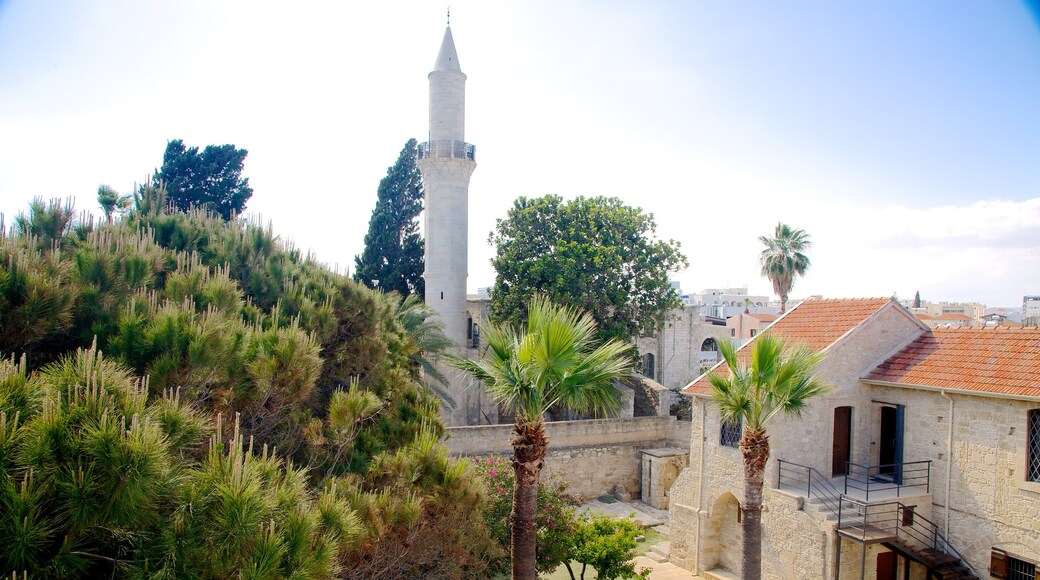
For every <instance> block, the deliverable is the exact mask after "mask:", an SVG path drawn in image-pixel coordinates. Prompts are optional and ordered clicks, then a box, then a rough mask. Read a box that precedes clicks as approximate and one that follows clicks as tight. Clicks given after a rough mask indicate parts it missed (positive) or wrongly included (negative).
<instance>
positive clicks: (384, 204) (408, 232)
mask: <svg viewBox="0 0 1040 580" xmlns="http://www.w3.org/2000/svg"><path fill="white" fill-rule="evenodd" d="M417 159H418V148H417V145H416V142H415V139H409V140H408V142H407V143H405V145H404V149H402V150H401V154H400V155H398V156H397V162H396V163H394V164H393V165H392V166H390V167H389V168H388V169H387V170H386V177H384V178H383V179H382V180H381V181H380V182H379V189H378V191H377V192H376V195H377V199H376V208H375V209H374V210H372V218H371V219H370V220H369V222H368V233H367V234H365V250H364V252H362V254H361V255H360V256H355V257H354V280H355V281H357V282H361V283H362V284H365V285H366V286H368V287H370V288H380V289H383V290H386V291H388V292H389V291H395V292H398V293H399V294H401V296H408V295H409V294H413V293H414V294H418V295H420V296H422V295H423V292H424V290H425V288H426V285H425V283H424V281H423V252H424V250H425V244H424V243H423V239H422V237H421V236H420V235H419V214H420V213H421V212H422V210H423V184H422V174H421V173H420V172H419V166H418V165H417V164H416V160H417Z"/></svg>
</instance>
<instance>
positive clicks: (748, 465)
mask: <svg viewBox="0 0 1040 580" xmlns="http://www.w3.org/2000/svg"><path fill="white" fill-rule="evenodd" d="M752 344H753V346H752V350H751V363H750V364H747V363H746V362H743V361H738V360H737V353H736V350H735V349H734V348H733V346H732V345H731V344H730V343H729V341H721V342H720V343H719V350H721V351H722V357H723V358H724V359H725V361H726V365H727V366H728V367H729V374H728V375H727V376H722V375H720V374H718V373H716V372H715V371H711V372H710V373H708V381H709V382H710V383H711V387H712V401H713V403H714V404H715V406H717V407H718V409H719V414H720V415H721V417H722V420H723V421H724V422H729V423H736V422H741V423H743V425H744V430H743V433H742V435H741V437H740V453H741V455H743V456H744V502H743V505H742V506H741V515H742V516H743V517H742V520H741V521H742V529H743V532H744V544H743V558H742V561H741V570H740V577H741V578H743V579H744V580H758V579H759V578H761V575H762V528H761V521H762V480H763V477H764V475H765V468H766V461H767V460H768V459H769V436H768V435H767V434H766V423H767V422H768V421H769V420H770V419H772V418H773V417H774V416H776V415H777V414H781V413H782V414H784V415H788V416H795V417H797V416H800V415H801V412H802V410H803V409H805V407H806V406H807V405H808V401H809V399H811V398H813V397H815V396H817V395H821V394H823V393H825V392H827V391H828V390H829V387H828V386H827V385H826V384H825V383H824V382H823V381H822V380H820V379H819V378H817V377H816V375H815V374H813V367H814V366H815V365H816V363H818V362H819V361H820V360H821V359H822V358H823V357H822V355H820V354H816V353H813V352H812V351H811V350H809V349H808V348H806V347H794V348H787V346H786V345H785V344H784V341H783V340H782V339H781V338H779V337H776V336H773V335H772V334H768V333H767V334H763V335H761V336H759V337H758V338H757V339H756V340H755V341H754V343H752Z"/></svg>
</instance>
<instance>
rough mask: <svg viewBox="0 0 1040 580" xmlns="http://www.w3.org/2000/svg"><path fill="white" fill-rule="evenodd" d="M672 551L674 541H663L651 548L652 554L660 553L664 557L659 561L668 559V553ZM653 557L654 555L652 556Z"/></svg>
mask: <svg viewBox="0 0 1040 580" xmlns="http://www.w3.org/2000/svg"><path fill="white" fill-rule="evenodd" d="M671 551H672V543H671V542H661V543H660V544H656V545H654V546H653V547H651V548H650V554H657V555H659V556H661V557H663V558H664V560H659V561H662V562H663V561H667V560H668V554H669V553H671ZM651 557H653V556H651Z"/></svg>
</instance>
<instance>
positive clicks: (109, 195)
mask: <svg viewBox="0 0 1040 580" xmlns="http://www.w3.org/2000/svg"><path fill="white" fill-rule="evenodd" d="M97 201H98V205H99V206H101V211H102V212H103V213H104V214H105V221H106V222H111V221H112V220H113V219H115V216H116V214H117V213H119V214H122V213H123V212H125V211H126V210H127V209H128V208H129V207H130V204H131V203H132V202H133V196H132V195H130V194H121V193H119V192H118V191H116V190H115V189H112V187H111V186H108V185H102V186H100V187H98V190H97Z"/></svg>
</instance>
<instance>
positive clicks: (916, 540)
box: [838, 495, 984, 578]
mask: <svg viewBox="0 0 1040 580" xmlns="http://www.w3.org/2000/svg"><path fill="white" fill-rule="evenodd" d="M839 503H840V507H839V508H838V531H839V533H841V534H842V535H844V536H845V537H847V538H851V539H854V540H857V541H860V542H864V543H874V542H881V543H884V544H886V545H888V546H890V547H891V546H895V547H898V548H899V549H900V550H901V551H902V552H904V553H908V554H911V555H912V556H913V557H914V558H915V559H918V560H919V561H921V562H922V563H924V564H925V565H926V566H927V567H928V569H929V572H930V573H929V578H930V577H932V575H933V574H932V573H933V572H934V573H935V575H937V576H938V577H940V578H947V577H951V578H984V576H983V575H982V574H981V573H979V572H978V571H977V570H975V569H974V568H972V566H971V564H969V563H968V561H967V560H966V559H965V558H964V556H963V555H961V553H960V552H959V551H957V548H955V547H954V546H953V544H951V543H950V542H949V541H948V540H947V539H946V537H945V536H944V535H943V534H942V532H940V531H939V526H937V525H936V524H935V522H933V521H931V520H929V519H928V518H925V517H924V516H922V515H921V514H919V513H916V511H915V509H914V506H907V505H903V504H902V503H900V502H896V501H892V502H885V503H874V504H870V503H866V502H861V501H857V500H854V499H852V498H850V497H846V496H844V495H843V496H841V499H840V502H839Z"/></svg>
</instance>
